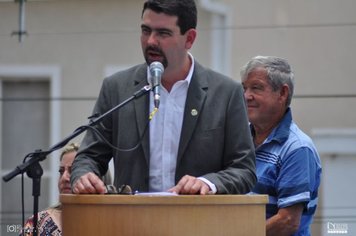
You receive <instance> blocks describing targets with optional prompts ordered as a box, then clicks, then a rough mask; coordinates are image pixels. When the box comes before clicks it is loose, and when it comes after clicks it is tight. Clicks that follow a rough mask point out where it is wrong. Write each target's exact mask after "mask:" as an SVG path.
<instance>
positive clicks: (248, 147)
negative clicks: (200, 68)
mask: <svg viewBox="0 0 356 236" xmlns="http://www.w3.org/2000/svg"><path fill="white" fill-rule="evenodd" d="M237 84H238V85H237V86H236V89H234V91H233V92H232V95H231V96H230V98H229V101H228V105H227V108H226V117H225V128H224V129H225V130H224V132H225V135H224V152H223V160H222V162H223V164H222V165H223V168H222V170H220V171H218V172H216V173H209V174H207V175H204V176H203V177H205V178H207V179H208V180H210V181H211V182H212V183H214V184H215V186H216V187H217V193H218V194H219V193H220V194H245V193H248V192H250V190H251V189H252V188H253V186H254V185H255V183H256V179H257V178H256V172H255V171H256V165H255V149H254V145H253V141H252V137H251V132H250V129H249V125H248V117H247V112H246V104H245V100H244V96H243V89H242V86H241V84H239V83H237Z"/></svg>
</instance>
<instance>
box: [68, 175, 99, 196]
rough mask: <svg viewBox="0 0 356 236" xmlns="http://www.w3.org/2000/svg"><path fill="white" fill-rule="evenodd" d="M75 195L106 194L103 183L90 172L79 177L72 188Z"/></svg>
mask: <svg viewBox="0 0 356 236" xmlns="http://www.w3.org/2000/svg"><path fill="white" fill-rule="evenodd" d="M72 191H73V193H75V194H90V193H94V194H95V193H98V194H104V193H105V192H106V188H105V185H104V183H103V181H102V180H101V179H100V178H99V177H98V176H97V175H95V174H94V173H92V172H90V173H87V174H85V175H83V176H81V177H80V178H79V179H78V180H77V181H76V182H75V183H74V185H73V186H72Z"/></svg>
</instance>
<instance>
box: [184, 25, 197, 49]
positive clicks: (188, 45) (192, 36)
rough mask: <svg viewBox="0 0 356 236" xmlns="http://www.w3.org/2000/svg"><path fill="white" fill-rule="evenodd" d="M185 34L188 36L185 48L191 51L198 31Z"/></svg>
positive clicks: (192, 30)
mask: <svg viewBox="0 0 356 236" xmlns="http://www.w3.org/2000/svg"><path fill="white" fill-rule="evenodd" d="M185 34H186V35H187V38H186V42H185V48H186V49H191V48H192V46H193V44H194V41H195V39H196V37H197V31H196V30H195V29H189V30H188V31H187V32H185Z"/></svg>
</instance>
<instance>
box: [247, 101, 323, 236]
mask: <svg viewBox="0 0 356 236" xmlns="http://www.w3.org/2000/svg"><path fill="white" fill-rule="evenodd" d="M251 129H252V133H254V132H253V128H252V126H251ZM256 173H257V177H258V181H257V184H256V185H255V187H254V188H253V190H252V192H251V194H268V195H269V203H268V204H267V206H266V218H267V219H268V218H270V217H271V216H273V215H275V214H276V213H277V212H278V209H279V208H284V207H288V206H291V205H294V204H296V203H304V205H305V207H304V210H303V214H302V218H301V222H300V226H299V230H298V231H297V233H296V234H294V235H310V229H309V226H310V224H311V222H312V218H313V214H314V213H315V210H316V207H317V200H318V188H319V185H320V177H321V164H320V158H319V155H318V153H317V151H316V148H315V146H314V144H313V142H312V140H311V139H310V138H309V137H308V136H307V135H306V134H305V133H304V132H303V131H301V130H300V129H299V128H298V126H297V125H296V124H295V123H294V122H293V120H292V113H291V110H290V108H288V110H287V112H286V114H285V116H284V117H283V119H282V121H281V122H280V123H279V125H278V126H277V127H275V128H274V129H273V131H272V132H271V134H270V135H269V136H268V137H267V139H266V140H265V141H264V142H263V144H261V145H260V146H258V147H256Z"/></svg>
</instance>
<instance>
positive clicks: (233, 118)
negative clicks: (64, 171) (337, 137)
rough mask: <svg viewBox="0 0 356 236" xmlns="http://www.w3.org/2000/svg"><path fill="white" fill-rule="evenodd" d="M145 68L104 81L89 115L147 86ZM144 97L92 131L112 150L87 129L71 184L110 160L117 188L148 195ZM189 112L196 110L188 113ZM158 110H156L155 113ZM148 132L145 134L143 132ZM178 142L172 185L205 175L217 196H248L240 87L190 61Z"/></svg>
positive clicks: (250, 154)
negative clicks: (111, 145) (193, 112)
mask: <svg viewBox="0 0 356 236" xmlns="http://www.w3.org/2000/svg"><path fill="white" fill-rule="evenodd" d="M147 84H148V83H147V65H146V64H141V65H137V66H135V67H132V68H130V69H128V70H125V71H122V72H118V73H116V74H114V75H112V76H110V77H108V78H106V79H105V80H104V82H103V85H102V88H101V91H100V95H99V98H98V100H97V102H96V105H95V108H94V113H99V114H103V113H104V112H106V111H108V110H109V109H111V108H112V107H114V106H116V105H117V104H119V103H121V102H122V101H124V100H126V99H127V98H129V97H130V96H132V95H133V94H134V93H135V92H136V91H138V90H139V89H141V88H142V87H143V86H145V85H147ZM150 96H152V95H151V93H148V94H146V95H144V96H142V97H140V98H137V99H136V100H134V101H133V102H131V103H128V104H127V105H125V106H124V107H122V108H121V109H120V110H119V111H116V112H114V113H112V114H111V115H110V116H109V117H108V118H107V119H105V120H104V121H103V122H102V125H99V126H98V127H97V128H98V129H99V131H100V132H101V133H102V135H103V136H104V137H105V138H106V139H107V140H108V141H109V142H110V143H112V144H113V145H114V146H116V147H118V148H120V149H130V148H133V147H135V146H136V145H137V144H139V143H140V139H141V137H142V135H144V136H143V139H142V142H141V145H139V146H138V147H137V148H136V149H134V150H132V151H124V150H114V149H113V148H111V147H109V146H108V145H107V144H106V143H105V142H103V141H102V139H100V138H98V137H97V136H95V135H94V133H93V132H92V131H88V132H87V133H86V136H85V137H84V140H83V142H82V144H81V148H80V150H79V152H78V155H77V157H76V159H75V161H74V163H73V167H72V175H71V181H72V183H74V181H75V180H76V179H77V178H79V177H80V176H81V175H83V174H85V173H87V172H89V171H91V172H94V173H96V174H97V175H98V176H101V175H102V174H103V173H105V171H106V170H107V166H108V162H109V161H110V159H111V157H114V166H115V174H114V183H115V185H116V187H119V186H121V185H122V184H128V185H130V186H131V187H132V189H133V190H138V191H148V180H149V161H150V157H149V153H150V152H149V142H150V140H149V128H148V116H149V112H150V111H149V97H150ZM192 109H195V110H197V111H198V114H197V115H192V112H191V111H192ZM158 112H159V111H158ZM146 129H147V130H146ZM181 132H182V133H181V138H180V140H177V142H178V141H179V150H178V156H177V167H176V177H175V180H176V183H177V182H178V181H179V180H180V179H181V178H182V177H183V176H184V175H192V176H196V177H204V178H206V179H208V180H209V181H211V182H212V183H214V184H215V185H216V187H217V191H218V192H217V193H228V194H234V193H241V194H242V193H247V192H249V191H250V189H251V188H252V187H253V186H254V184H255V182H256V175H255V152H254V146H253V143H252V138H251V134H250V130H249V126H248V118H247V114H246V108H245V102H244V97H243V89H242V86H241V84H240V83H238V82H236V81H233V80H232V79H229V78H227V77H226V76H223V75H221V74H218V73H216V72H213V71H212V70H209V69H206V68H203V67H202V66H201V65H200V64H198V63H197V62H195V68H194V73H193V76H192V80H191V83H190V85H189V89H188V94H187V100H186V104H185V111H184V119H183V125H182V131H181Z"/></svg>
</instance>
